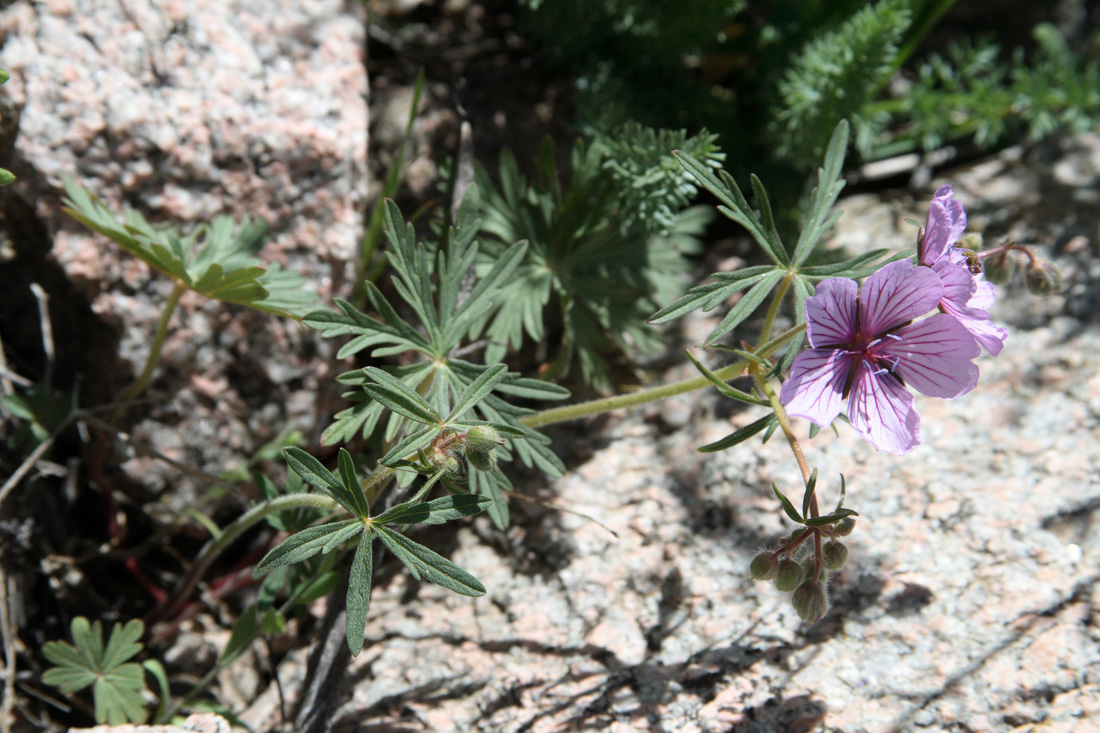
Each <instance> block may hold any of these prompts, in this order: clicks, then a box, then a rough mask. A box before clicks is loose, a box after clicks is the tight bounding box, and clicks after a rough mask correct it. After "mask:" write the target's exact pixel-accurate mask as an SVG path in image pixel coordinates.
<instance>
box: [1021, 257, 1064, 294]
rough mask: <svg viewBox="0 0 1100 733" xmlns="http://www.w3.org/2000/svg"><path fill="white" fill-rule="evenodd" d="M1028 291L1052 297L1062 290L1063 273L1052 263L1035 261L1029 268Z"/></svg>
mask: <svg viewBox="0 0 1100 733" xmlns="http://www.w3.org/2000/svg"><path fill="white" fill-rule="evenodd" d="M1027 289H1028V290H1030V291H1031V292H1033V293H1035V294H1036V295H1050V294H1051V293H1056V292H1058V291H1059V290H1061V289H1062V273H1060V272H1058V268H1057V267H1055V266H1054V265H1053V264H1051V263H1050V262H1047V261H1045V260H1040V259H1034V260H1032V261H1031V264H1030V265H1028V266H1027Z"/></svg>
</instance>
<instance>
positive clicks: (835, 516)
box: [803, 509, 859, 527]
mask: <svg viewBox="0 0 1100 733" xmlns="http://www.w3.org/2000/svg"><path fill="white" fill-rule="evenodd" d="M858 516H859V514H858V513H857V512H855V511H853V510H851V509H841V510H840V511H836V512H833V513H832V514H826V515H824V516H821V517H815V518H813V519H807V520H806V521H805V522H803V524H805V525H806V526H807V527H823V526H825V525H826V524H832V523H833V522H839V521H840V520H841V519H844V517H858Z"/></svg>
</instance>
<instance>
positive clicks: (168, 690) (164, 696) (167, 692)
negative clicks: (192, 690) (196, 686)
mask: <svg viewBox="0 0 1100 733" xmlns="http://www.w3.org/2000/svg"><path fill="white" fill-rule="evenodd" d="M141 666H142V667H144V668H145V671H146V672H148V673H149V674H151V675H153V679H155V680H156V681H157V685H158V686H159V687H160V698H159V699H158V701H157V711H156V712H155V713H153V722H154V723H161V722H163V718H164V711H165V710H167V709H168V698H170V697H171V696H172V687H171V685H169V683H168V672H167V671H165V669H164V665H163V664H161V663H160V660H157V659H146V660H145V661H144V662H142V663H141Z"/></svg>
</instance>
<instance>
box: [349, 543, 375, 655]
mask: <svg viewBox="0 0 1100 733" xmlns="http://www.w3.org/2000/svg"><path fill="white" fill-rule="evenodd" d="M373 545H374V538H373V537H371V536H370V533H368V534H367V536H366V537H364V538H363V541H362V542H360V543H359V548H358V549H357V550H356V551H355V559H354V560H352V562H351V573H350V575H349V576H348V596H347V622H346V625H347V640H348V650H349V651H351V656H353V657H357V656H359V652H360V651H362V649H363V632H364V631H365V630H366V628H367V609H368V608H370V587H371V575H372V573H373V572H374V549H373Z"/></svg>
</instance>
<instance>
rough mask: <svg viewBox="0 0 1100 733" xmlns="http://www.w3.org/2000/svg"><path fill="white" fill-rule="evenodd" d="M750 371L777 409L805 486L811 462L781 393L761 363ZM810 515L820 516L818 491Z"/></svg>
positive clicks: (811, 502)
mask: <svg viewBox="0 0 1100 733" xmlns="http://www.w3.org/2000/svg"><path fill="white" fill-rule="evenodd" d="M749 373H750V374H751V375H752V378H753V381H755V382H756V386H757V387H758V388H759V389H760V392H761V393H762V394H763V395H764V396H765V397H767V398H768V403H769V404H770V405H771V406H772V409H773V410H774V411H775V418H776V420H778V421H779V428H780V429H781V430H782V431H783V435H784V436H785V437H786V438H787V445H789V446H790V447H791V452H792V453H794V458H795V460H796V461H798V468H799V470H800V471H802V484H803V486H805V485H806V484H809V482H810V475H811V471H810V464H808V463H807V462H806V455H805V454H804V453H803V452H802V446H801V445H800V444H799V442H798V438H796V437H795V434H794V429H793V428H791V420H790V418H789V417H787V411H786V410H785V409H783V404H782V403H781V402H780V401H779V395H777V394H776V393H775V390H774V389H772V386H771V384H770V383H769V382H768V380H767V379H765V378H764V372H763V370H761V368H760V365H759V364H755V363H754V364H752V365H751V366H749ZM810 516H811V517H817V516H819V513H818V509H817V494H816V493H815V494H814V495H813V496H812V497H811V498H810Z"/></svg>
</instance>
